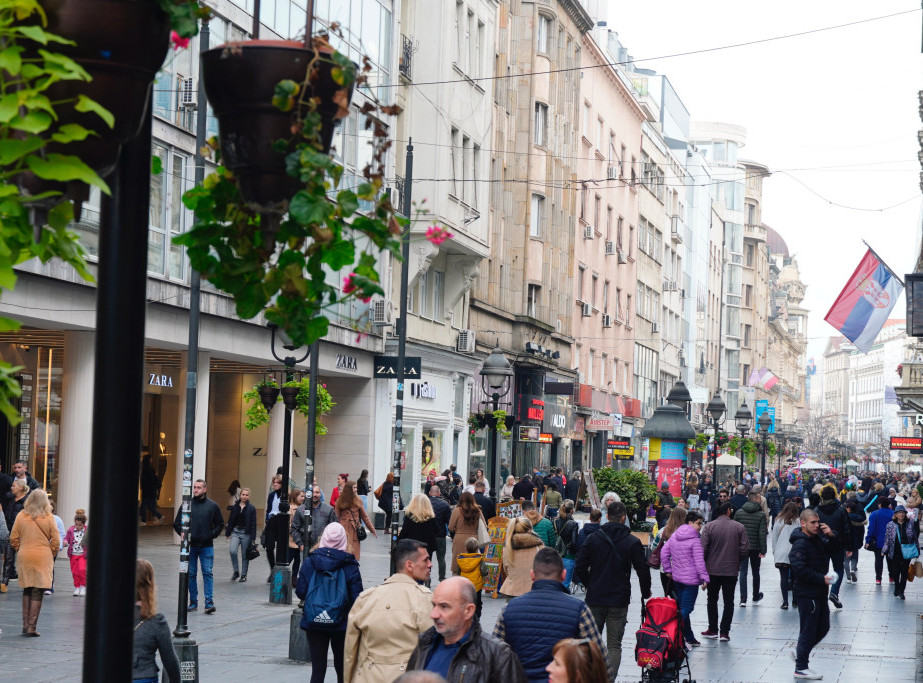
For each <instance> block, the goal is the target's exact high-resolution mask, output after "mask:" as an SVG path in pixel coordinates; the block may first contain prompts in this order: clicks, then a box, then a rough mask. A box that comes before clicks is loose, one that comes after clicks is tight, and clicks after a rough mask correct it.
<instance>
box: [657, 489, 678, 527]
mask: <svg viewBox="0 0 923 683" xmlns="http://www.w3.org/2000/svg"><path fill="white" fill-rule="evenodd" d="M674 502H675V501H674V500H673V494H672V493H670V482H668V481H667V480H666V479H664V480H663V481H662V482H660V488H659V489H658V490H657V498H656V499H654V508H655V509H656V510H657V512H656V514H655V518H656V519H657V525H658V526H659V527H661V528H663V527H664V526H666V524H667V519H668V518H669V517H670V513H671V512H673V505H674Z"/></svg>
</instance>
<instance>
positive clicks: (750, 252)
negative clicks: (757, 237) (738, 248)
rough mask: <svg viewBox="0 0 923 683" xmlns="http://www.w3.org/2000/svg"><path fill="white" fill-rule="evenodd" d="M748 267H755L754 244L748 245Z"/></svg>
mask: <svg viewBox="0 0 923 683" xmlns="http://www.w3.org/2000/svg"><path fill="white" fill-rule="evenodd" d="M747 266H748V267H750V268H752V267H753V245H752V244H748V245H747Z"/></svg>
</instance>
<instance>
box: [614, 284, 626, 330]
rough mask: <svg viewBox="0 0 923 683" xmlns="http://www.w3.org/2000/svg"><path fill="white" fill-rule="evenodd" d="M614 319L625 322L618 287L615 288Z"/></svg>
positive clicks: (620, 291) (620, 293) (620, 292)
mask: <svg viewBox="0 0 923 683" xmlns="http://www.w3.org/2000/svg"><path fill="white" fill-rule="evenodd" d="M615 319H616V320H619V321H621V322H625V318H624V317H623V316H622V290H621V288H620V287H616V288H615Z"/></svg>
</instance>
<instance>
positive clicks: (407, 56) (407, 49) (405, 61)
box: [398, 33, 413, 81]
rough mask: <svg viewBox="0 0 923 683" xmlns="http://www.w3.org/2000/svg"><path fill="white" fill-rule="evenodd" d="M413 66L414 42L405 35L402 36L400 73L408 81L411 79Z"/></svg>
mask: <svg viewBox="0 0 923 683" xmlns="http://www.w3.org/2000/svg"><path fill="white" fill-rule="evenodd" d="M412 64H413V41H411V40H410V38H408V37H407V36H405V35H404V34H403V33H402V34H401V56H400V61H399V63H398V71H400V74H401V76H403V77H404V78H406V79H407V80H408V81H409V80H412V79H411V66H412Z"/></svg>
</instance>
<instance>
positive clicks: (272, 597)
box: [269, 564, 292, 605]
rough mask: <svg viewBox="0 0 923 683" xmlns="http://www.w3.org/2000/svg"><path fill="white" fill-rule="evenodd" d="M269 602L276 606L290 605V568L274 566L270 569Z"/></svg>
mask: <svg viewBox="0 0 923 683" xmlns="http://www.w3.org/2000/svg"><path fill="white" fill-rule="evenodd" d="M269 602H271V603H273V604H276V605H291V604H292V568H291V567H290V566H288V565H287V564H276V565H273V567H272V581H270V582H269Z"/></svg>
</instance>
